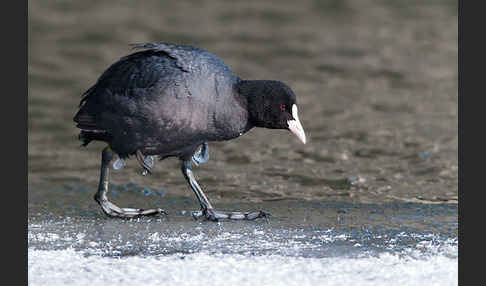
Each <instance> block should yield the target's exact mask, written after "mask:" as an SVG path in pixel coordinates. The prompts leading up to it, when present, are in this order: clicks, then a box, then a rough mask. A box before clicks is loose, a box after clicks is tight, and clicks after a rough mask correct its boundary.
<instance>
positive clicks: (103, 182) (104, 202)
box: [94, 147, 166, 218]
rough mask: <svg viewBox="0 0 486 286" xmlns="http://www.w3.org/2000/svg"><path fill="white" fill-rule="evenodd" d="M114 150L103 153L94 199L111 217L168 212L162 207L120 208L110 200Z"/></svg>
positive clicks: (104, 150)
mask: <svg viewBox="0 0 486 286" xmlns="http://www.w3.org/2000/svg"><path fill="white" fill-rule="evenodd" d="M113 155H114V154H113V151H111V148H110V147H106V148H105V149H103V153H102V155H101V174H100V184H99V186H98V192H96V194H95V196H94V199H95V200H96V201H97V202H98V204H99V205H100V206H101V209H102V210H103V212H104V213H105V214H106V215H108V216H111V217H119V218H133V217H138V216H149V215H156V214H160V213H164V214H166V212H165V211H164V210H162V209H160V208H156V209H147V210H143V209H133V208H120V207H118V206H116V205H115V204H113V203H112V202H110V201H109V200H108V197H107V196H106V193H107V192H108V185H109V183H110V168H109V166H110V162H111V161H112V160H113Z"/></svg>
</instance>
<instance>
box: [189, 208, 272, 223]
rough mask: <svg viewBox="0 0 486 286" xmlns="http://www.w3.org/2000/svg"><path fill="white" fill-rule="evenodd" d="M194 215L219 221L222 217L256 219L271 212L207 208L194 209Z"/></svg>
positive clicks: (265, 216)
mask: <svg viewBox="0 0 486 286" xmlns="http://www.w3.org/2000/svg"><path fill="white" fill-rule="evenodd" d="M192 217H193V218H194V219H196V220H197V219H198V218H200V217H204V218H205V219H206V220H209V221H215V222H217V221H219V220H220V219H231V220H255V219H257V218H268V217H270V213H267V212H264V211H256V212H229V211H217V210H214V209H205V210H200V211H193V212H192Z"/></svg>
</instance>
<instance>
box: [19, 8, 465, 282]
mask: <svg viewBox="0 0 486 286" xmlns="http://www.w3.org/2000/svg"><path fill="white" fill-rule="evenodd" d="M28 32H29V35H28V41H29V51H28V52H29V53H28V61H29V66H28V80H29V87H28V92H29V94H28V116H29V117H28V188H29V189H28V204H29V206H28V210H29V213H28V219H29V226H28V242H29V282H30V284H32V285H56V284H57V285H63V284H65V283H71V284H79V285H85V284H87V281H88V280H89V279H94V280H93V281H96V282H100V283H101V282H105V283H106V282H114V281H116V282H122V284H125V283H124V282H126V283H128V282H144V281H145V282H147V284H149V285H150V284H160V283H158V282H161V281H165V282H167V283H166V284H170V285H175V284H183V281H177V280H175V279H180V278H181V277H183V276H184V277H187V279H186V280H184V281H185V282H184V283H187V284H191V281H194V280H195V278H196V277H201V278H202V279H211V281H214V284H216V285H222V284H224V282H225V281H226V282H227V281H233V280H228V279H234V281H235V283H238V284H239V285H243V284H245V283H247V284H250V283H252V282H254V283H256V284H262V285H266V284H278V282H279V281H283V280H284V279H286V280H285V281H286V282H287V284H289V285H291V284H292V283H297V282H299V283H300V284H299V285H302V284H306V283H307V284H312V283H314V284H317V283H318V282H319V281H321V282H322V281H323V279H325V281H326V284H331V285H332V284H336V285H349V284H374V285H386V284H391V283H399V282H404V283H399V284H400V285H402V284H407V283H408V284H410V285H417V284H427V285H428V284H433V283H438V284H440V285H448V284H456V282H457V281H456V280H457V279H456V278H457V267H456V266H457V199H458V153H457V150H458V148H457V142H458V128H457V126H458V125H457V102H458V91H457V90H458V82H457V61H458V57H457V37H458V30H457V3H456V1H448V0H444V1H427V2H425V3H424V2H423V1H407V4H404V3H403V4H402V3H401V2H398V1H378V0H375V1H372V0H360V1H332V0H324V1H310V0H309V1H297V2H295V1H275V2H273V1H244V2H243V1H242V2H238V3H233V2H228V1H172V2H170V3H166V2H165V1H164V2H160V1H144V2H143V4H141V3H140V4H138V2H137V3H135V2H133V1H128V0H126V1H117V2H116V3H114V2H113V1H88V2H86V1H83V2H64V1H42V2H38V1H29V31H28ZM147 41H166V42H175V43H181V44H192V45H197V46H200V47H202V48H205V49H207V50H209V51H210V52H212V53H214V54H216V55H218V56H220V57H221V58H222V59H223V60H224V61H225V62H226V63H227V64H228V65H229V66H230V67H231V68H232V69H233V71H234V72H235V73H236V74H238V75H240V77H242V78H245V79H277V80H282V81H284V82H286V83H287V84H288V85H289V86H291V87H292V88H293V90H294V91H295V93H296V94H297V101H298V103H299V117H300V118H301V121H302V123H303V125H304V128H305V130H306V134H307V137H308V143H307V144H306V145H302V144H300V143H299V141H298V140H297V139H295V138H294V136H292V135H291V134H289V133H288V132H285V131H277V130H264V129H254V130H251V131H250V132H249V133H248V134H246V135H245V136H242V137H240V138H238V139H236V140H233V141H229V142H219V143H210V145H209V151H210V161H209V162H208V163H206V164H203V165H201V166H200V167H198V168H196V169H195V173H196V176H197V177H198V178H199V179H200V182H201V185H202V187H203V189H205V190H206V193H207V195H208V196H209V198H210V199H211V201H212V202H213V204H215V205H216V206H217V207H219V208H222V209H244V210H246V209H248V210H250V209H260V208H261V209H265V210H268V211H269V212H271V213H272V215H273V216H272V217H271V219H270V220H269V221H268V222H265V221H264V220H262V221H258V222H256V223H248V222H237V223H236V222H222V223H220V224H210V223H205V222H195V221H193V220H192V218H191V217H190V216H189V215H188V213H189V211H191V210H195V209H196V208H197V207H198V206H197V203H196V200H195V197H194V195H193V193H192V192H191V191H190V189H189V187H188V186H187V184H186V182H185V181H184V178H183V177H182V174H181V173H180V170H179V162H178V161H177V160H175V159H167V160H164V161H163V162H156V166H155V169H154V173H153V174H152V175H151V176H147V177H144V176H141V175H140V169H139V167H138V164H137V163H136V162H135V160H133V159H132V160H130V161H129V162H128V165H127V166H126V167H125V168H124V169H122V170H120V171H117V172H113V173H112V184H113V185H112V188H111V192H110V194H109V196H110V197H111V198H112V199H113V200H114V201H115V202H117V203H118V204H120V205H121V206H126V207H128V206H132V207H144V208H146V207H152V206H157V207H159V206H160V207H163V208H165V209H166V210H167V211H168V212H169V214H170V216H169V217H168V218H153V219H142V220H133V221H123V220H122V221H120V220H111V219H107V218H105V217H104V216H103V215H102V213H101V210H100V209H99V207H98V205H97V204H96V203H95V202H94V200H93V199H92V198H93V195H94V193H95V190H96V187H97V183H98V178H99V177H98V176H99V166H100V152H101V150H102V148H103V147H104V145H103V144H101V143H92V144H90V145H89V146H88V147H87V148H83V147H80V142H79V141H78V140H77V134H78V130H76V128H75V126H74V122H73V121H72V117H73V116H74V114H75V112H76V111H77V105H78V103H79V100H80V95H81V94H82V93H83V92H84V91H85V90H86V89H87V88H88V87H90V85H92V84H93V83H94V82H95V80H96V79H97V78H98V76H99V75H100V73H101V72H103V71H104V70H105V69H106V68H107V67H108V66H109V65H110V64H111V63H112V62H113V61H115V60H117V59H118V58H120V57H122V56H124V55H126V54H127V53H129V52H130V49H129V46H128V44H129V43H138V42H147ZM183 210H185V211H186V213H185V214H184V215H183V214H182V213H181V212H180V211H183ZM262 265H266V266H262ZM115 269H116V270H115ZM103 271H105V272H103ZM113 271H115V274H116V275H111V274H110V273H112V272H113ZM68 273H70V274H68ZM87 273H89V275H86V274H87ZM237 273H240V274H237ZM249 273H253V274H254V275H253V274H252V276H250V275H249ZM255 273H256V274H255ZM270 275H273V277H275V278H274V279H273V280H270V278H269V277H270ZM191 278H194V280H191ZM306 279H307V280H306ZM258 281H259V282H260V283H258ZM162 284H163V283H162Z"/></svg>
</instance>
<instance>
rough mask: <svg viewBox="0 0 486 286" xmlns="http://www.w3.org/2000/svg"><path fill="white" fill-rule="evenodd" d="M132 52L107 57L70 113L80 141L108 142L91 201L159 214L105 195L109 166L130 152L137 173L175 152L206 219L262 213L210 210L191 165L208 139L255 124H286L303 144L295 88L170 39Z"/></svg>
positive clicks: (110, 210) (122, 211)
mask: <svg viewBox="0 0 486 286" xmlns="http://www.w3.org/2000/svg"><path fill="white" fill-rule="evenodd" d="M134 48H135V49H138V51H136V52H134V53H132V54H130V55H128V56H125V57H122V58H121V59H120V60H118V61H117V62H115V63H114V64H112V65H111V66H110V67H109V68H108V69H107V70H106V71H105V72H104V73H103V74H102V75H101V76H100V78H99V79H98V80H97V82H96V83H95V84H94V85H93V86H92V87H90V88H89V89H88V90H87V91H86V92H85V93H84V94H83V96H82V99H81V103H80V105H79V110H78V112H77V114H76V115H75V117H74V121H75V122H76V123H77V127H78V128H80V129H81V131H80V134H79V139H80V140H81V141H82V142H83V146H86V145H88V144H89V143H90V142H91V141H93V140H98V141H103V142H106V143H107V146H106V148H104V149H103V151H102V156H101V174H100V182H99V187H98V191H97V193H96V194H95V196H94V198H95V200H96V201H97V202H98V203H99V204H100V206H101V208H102V210H103V211H104V213H105V214H106V215H108V216H112V217H122V218H132V217H137V216H143V215H154V214H158V213H165V212H164V211H163V210H162V209H160V208H157V209H147V210H144V209H133V208H120V207H118V206H116V205H115V204H113V203H112V202H110V201H109V200H108V198H107V192H108V185H109V166H110V163H111V162H113V160H114V159H115V158H114V155H115V154H117V155H118V159H117V160H115V162H114V164H113V167H114V168H115V169H117V168H121V167H122V166H123V163H124V161H123V160H124V159H126V158H127V157H129V156H132V155H135V156H136V158H137V160H138V162H139V163H140V165H141V167H142V168H143V169H142V170H143V173H142V174H144V175H145V174H147V173H150V170H151V168H152V167H153V157H152V156H158V157H159V158H160V160H162V159H164V158H167V157H178V158H179V159H180V160H181V162H182V164H181V170H182V174H183V175H184V177H185V179H186V180H187V182H188V183H189V186H190V187H191V189H192V190H193V191H194V193H195V194H196V197H197V199H198V200H199V203H200V204H201V210H200V211H196V212H193V216H194V217H195V218H198V217H204V218H206V219H208V220H212V221H217V220H218V219H224V218H226V219H244V220H253V219H256V218H260V217H265V216H266V215H267V213H265V212H264V211H254V212H233V211H231V212H230V211H218V210H215V209H213V206H212V205H211V203H210V202H209V200H208V198H207V197H206V195H205V194H204V193H203V191H202V190H201V188H200V186H199V184H198V183H197V181H196V179H195V177H194V174H193V169H192V164H194V165H199V164H201V163H204V162H206V161H207V160H208V158H209V153H208V142H211V141H224V140H230V139H233V138H237V137H239V136H241V135H243V134H244V133H246V132H247V131H248V130H250V129H251V128H253V127H265V128H270V129H287V130H290V131H291V132H292V133H293V134H295V135H296V136H297V138H298V139H300V141H302V142H303V143H304V144H305V142H306V136H305V133H304V129H303V127H302V124H301V123H300V121H299V116H298V109H297V104H296V98H295V94H294V93H293V92H292V90H291V89H290V88H289V87H288V86H287V85H285V84H284V83H282V82H280V81H274V80H243V79H241V78H239V77H238V76H237V75H235V74H234V73H233V72H232V71H231V69H230V68H229V67H228V66H227V65H226V64H224V63H223V61H222V60H221V59H219V58H218V57H216V56H215V55H213V54H211V53H209V52H207V51H205V50H203V49H200V48H197V47H192V46H183V45H175V44H169V43H144V44H136V45H134Z"/></svg>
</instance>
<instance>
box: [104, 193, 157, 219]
mask: <svg viewBox="0 0 486 286" xmlns="http://www.w3.org/2000/svg"><path fill="white" fill-rule="evenodd" d="M95 200H96V201H97V202H98V204H100V206H101V209H102V210H103V212H104V213H105V214H106V215H107V216H109V217H118V218H127V219H129V218H136V217H141V216H153V215H157V214H164V215H167V212H166V211H164V210H163V209H161V208H155V209H146V210H144V209H134V208H120V207H118V206H117V205H115V204H114V203H112V202H110V201H108V200H107V199H99V198H97V197H96V196H95Z"/></svg>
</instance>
